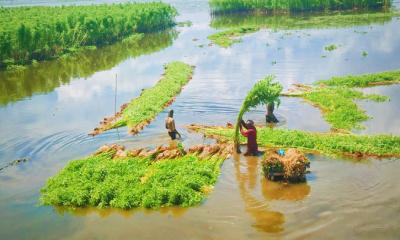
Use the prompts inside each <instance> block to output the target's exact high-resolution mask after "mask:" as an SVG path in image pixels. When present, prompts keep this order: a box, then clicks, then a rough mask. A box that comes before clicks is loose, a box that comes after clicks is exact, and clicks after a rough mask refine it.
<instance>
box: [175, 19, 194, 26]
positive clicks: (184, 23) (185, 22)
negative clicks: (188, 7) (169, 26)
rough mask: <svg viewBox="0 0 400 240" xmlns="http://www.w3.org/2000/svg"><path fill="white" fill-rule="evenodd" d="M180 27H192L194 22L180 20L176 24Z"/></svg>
mask: <svg viewBox="0 0 400 240" xmlns="http://www.w3.org/2000/svg"><path fill="white" fill-rule="evenodd" d="M176 25H177V26H178V27H191V26H192V25H193V23H192V22H191V21H189V20H188V21H184V22H178V23H177V24H176Z"/></svg>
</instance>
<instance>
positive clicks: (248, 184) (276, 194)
mask: <svg viewBox="0 0 400 240" xmlns="http://www.w3.org/2000/svg"><path fill="white" fill-rule="evenodd" d="M240 160H241V156H240V155H235V156H234V165H235V172H236V180H237V183H238V186H239V191H240V195H241V197H242V199H243V201H244V203H245V207H246V209H245V210H246V212H248V213H249V214H250V215H251V216H252V217H253V218H254V219H255V221H256V223H255V224H254V225H253V226H254V227H255V228H257V229H259V230H261V231H264V232H269V233H277V232H281V231H283V224H284V223H285V216H284V215H283V214H282V213H280V212H275V211H271V210H269V208H268V205H266V203H265V201H260V200H258V199H256V198H255V197H253V196H252V195H251V190H254V188H255V187H256V184H257V179H258V175H259V173H260V168H259V160H260V159H259V158H257V157H246V158H245V160H246V163H247V171H244V172H242V171H241V169H240ZM261 192H262V194H263V196H264V198H265V200H291V201H297V200H301V199H304V198H305V197H306V196H307V195H308V194H309V193H310V186H309V185H308V184H307V183H301V184H284V183H279V182H271V181H267V180H266V179H265V178H262V181H261Z"/></svg>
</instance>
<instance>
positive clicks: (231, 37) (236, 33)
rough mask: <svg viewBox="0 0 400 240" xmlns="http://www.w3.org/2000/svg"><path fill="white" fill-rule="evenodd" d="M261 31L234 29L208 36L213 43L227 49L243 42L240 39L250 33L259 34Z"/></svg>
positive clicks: (246, 28)
mask: <svg viewBox="0 0 400 240" xmlns="http://www.w3.org/2000/svg"><path fill="white" fill-rule="evenodd" d="M258 30H259V29H258V28H256V27H239V28H232V29H228V30H226V31H222V32H217V33H215V34H212V35H210V36H208V39H210V40H211V41H212V42H213V43H215V44H217V45H219V46H221V47H224V48H227V47H230V46H232V45H233V44H234V43H238V42H240V41H241V39H240V37H241V36H244V35H246V34H249V33H253V32H257V31H258Z"/></svg>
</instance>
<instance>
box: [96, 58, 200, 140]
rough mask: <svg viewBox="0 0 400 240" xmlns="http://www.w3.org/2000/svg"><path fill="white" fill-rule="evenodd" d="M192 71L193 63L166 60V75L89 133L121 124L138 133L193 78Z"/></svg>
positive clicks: (100, 131) (97, 132)
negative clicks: (168, 61) (191, 64)
mask: <svg viewBox="0 0 400 240" xmlns="http://www.w3.org/2000/svg"><path fill="white" fill-rule="evenodd" d="M193 71H194V67H193V66H190V65H188V64H185V63H183V62H171V63H168V64H166V65H165V72H164V74H163V77H162V78H161V80H160V81H158V82H157V84H156V85H155V86H153V87H151V88H149V89H145V90H144V91H142V93H141V94H140V96H139V97H137V98H135V99H133V100H132V101H131V102H130V103H127V104H123V105H122V106H121V111H120V112H117V113H116V114H115V116H112V117H107V118H104V120H103V121H101V122H100V126H99V127H97V128H95V129H94V130H93V131H92V132H91V133H90V135H93V136H94V135H97V134H100V133H102V132H104V131H107V130H110V129H114V128H118V127H122V126H128V129H129V132H130V133H131V134H137V133H138V132H139V131H140V130H142V129H143V128H144V127H145V126H146V125H148V124H149V123H150V122H151V120H153V119H154V118H155V117H156V116H157V115H158V114H159V113H160V112H161V111H162V110H164V109H165V108H166V107H167V106H169V105H170V104H171V103H172V102H173V101H174V100H175V96H176V95H177V94H179V93H180V92H181V90H182V88H183V87H184V86H185V85H186V84H187V83H188V82H189V81H190V80H191V78H192V75H193Z"/></svg>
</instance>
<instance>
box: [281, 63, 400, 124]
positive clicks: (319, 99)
mask: <svg viewBox="0 0 400 240" xmlns="http://www.w3.org/2000/svg"><path fill="white" fill-rule="evenodd" d="M396 83H400V71H398V70H396V71H387V72H380V73H373V74H364V75H358V76H353V75H348V76H344V77H333V78H331V79H329V80H321V81H317V82H316V83H315V85H317V86H316V87H311V86H305V85H301V84H297V85H294V86H295V89H290V90H289V91H287V92H285V93H283V94H282V95H284V96H293V97H302V98H304V99H306V100H307V101H308V102H310V103H311V104H313V105H314V106H316V107H318V108H320V109H321V110H322V113H323V116H324V118H325V119H326V121H327V122H328V123H330V124H331V125H332V128H333V130H335V131H342V130H344V131H349V130H352V129H353V128H356V129H362V128H363V126H362V125H361V124H360V123H361V122H363V121H366V120H368V119H370V117H369V116H368V115H367V114H366V113H365V111H364V110H362V109H360V108H359V107H358V106H357V104H356V103H355V101H356V100H372V101H375V102H384V101H387V100H388V99H389V98H388V97H386V96H381V95H376V94H364V93H362V92H360V91H359V90H356V89H353V87H359V88H360V87H370V86H377V85H389V84H396Z"/></svg>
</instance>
